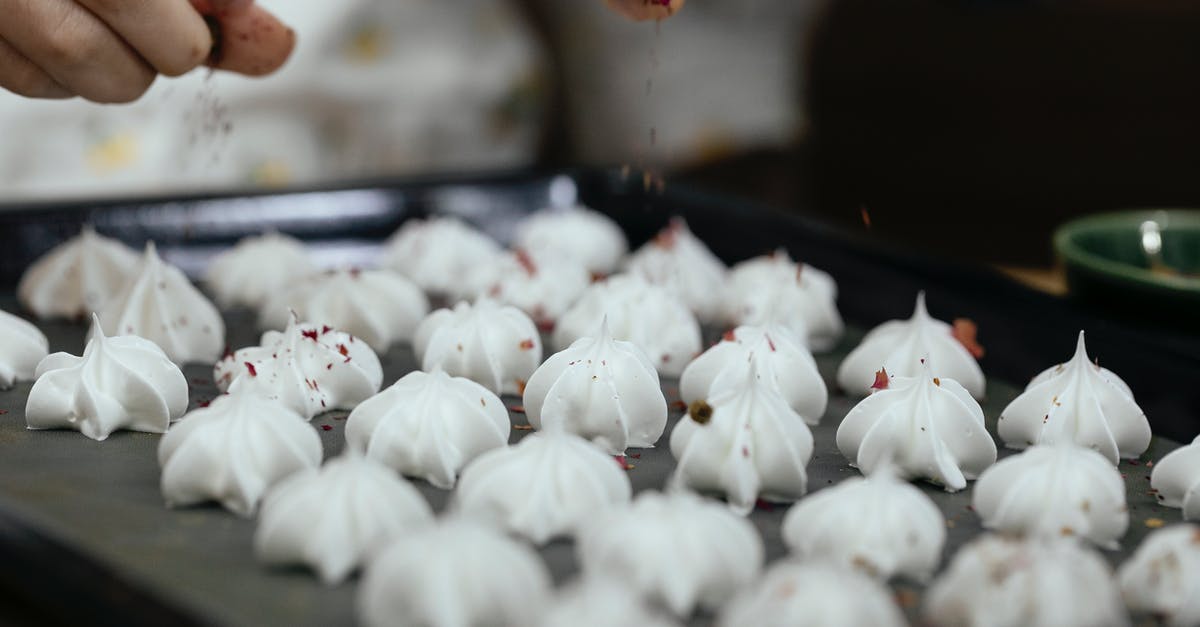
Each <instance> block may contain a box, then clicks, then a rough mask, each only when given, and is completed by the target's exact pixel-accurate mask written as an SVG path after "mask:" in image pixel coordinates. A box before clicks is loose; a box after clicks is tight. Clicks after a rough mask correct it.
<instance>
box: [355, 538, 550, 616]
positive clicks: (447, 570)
mask: <svg viewBox="0 0 1200 627" xmlns="http://www.w3.org/2000/svg"><path fill="white" fill-rule="evenodd" d="M550 594H551V589H550V575H549V573H548V572H546V567H545V566H544V565H543V564H542V560H541V558H539V557H538V555H537V553H535V552H534V551H533V550H532V549H530V548H529V547H527V546H525V545H523V544H518V543H517V542H516V541H514V540H511V539H509V538H508V537H506V536H504V535H503V534H502V533H500V532H499V531H496V530H493V529H491V528H490V527H485V526H483V525H478V524H474V523H470V522H468V521H463V520H449V521H443V522H441V523H440V524H437V525H431V526H428V527H425V528H423V529H418V530H414V531H411V532H407V533H404V534H402V535H401V536H399V537H398V538H397V539H396V540H394V541H393V542H392V544H391V546H389V547H388V548H387V549H385V550H384V551H383V552H382V553H381V554H380V555H379V556H378V557H377V558H375V559H374V560H372V561H371V562H370V563H369V565H368V567H367V570H366V575H365V577H364V578H363V581H362V583H361V584H360V586H359V593H358V621H359V622H360V623H361V624H363V625H366V626H367V627H391V626H393V625H422V626H424V627H484V626H486V625H512V626H517V625H533V624H534V623H536V622H537V619H538V616H540V615H541V613H542V611H543V609H544V607H545V605H546V603H547V602H548V601H549V599H550Z"/></svg>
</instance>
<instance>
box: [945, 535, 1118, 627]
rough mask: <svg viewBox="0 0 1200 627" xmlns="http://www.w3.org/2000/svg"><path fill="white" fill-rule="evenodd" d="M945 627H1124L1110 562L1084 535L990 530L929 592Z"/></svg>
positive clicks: (965, 549)
mask: <svg viewBox="0 0 1200 627" xmlns="http://www.w3.org/2000/svg"><path fill="white" fill-rule="evenodd" d="M923 612H924V614H925V616H926V617H927V618H928V619H929V621H930V623H931V624H933V625H938V627H1098V626H1102V627H1121V626H1123V625H1128V624H1129V617H1128V616H1127V614H1126V613H1125V608H1124V607H1122V605H1121V597H1120V591H1119V590H1118V589H1117V585H1116V581H1114V579H1113V576H1112V572H1111V571H1110V570H1109V568H1108V564H1106V563H1105V562H1104V560H1103V559H1102V558H1101V557H1100V555H1098V554H1097V553H1096V552H1095V551H1093V550H1091V549H1088V548H1085V547H1084V546H1082V545H1081V544H1080V543H1078V542H1077V541H1074V540H1071V539H1066V538H1060V539H1057V540H1053V541H1051V540H1015V539H1010V538H1004V537H1001V536H996V535H985V536H983V537H981V538H979V539H978V540H975V541H973V542H971V543H970V544H968V545H967V546H964V547H963V548H961V549H959V551H958V553H957V554H955V556H954V559H953V560H952V561H951V562H950V566H949V567H948V568H947V569H946V570H945V571H944V572H943V573H942V574H941V575H940V576H939V577H938V579H937V580H936V581H934V582H933V585H931V586H930V587H929V589H928V591H927V592H926V593H925V603H924V606H923Z"/></svg>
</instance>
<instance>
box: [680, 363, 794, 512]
mask: <svg viewBox="0 0 1200 627" xmlns="http://www.w3.org/2000/svg"><path fill="white" fill-rule="evenodd" d="M713 389H714V390H715V393H714V394H713V395H712V396H711V397H709V399H708V400H707V401H697V402H696V403H693V404H692V405H691V406H690V407H689V408H688V416H689V418H688V419H684V420H680V421H679V423H678V424H676V425H675V430H674V431H672V432H671V455H673V456H674V457H675V459H677V460H679V464H678V465H677V466H676V468H675V472H674V473H673V474H672V475H671V479H670V481H671V485H673V486H676V487H686V488H691V489H694V490H698V491H702V492H716V493H719V494H723V495H725V500H726V501H727V502H728V503H729V507H730V508H731V509H732V510H733V511H735V512H737V513H739V514H742V515H746V514H749V513H750V510H752V509H754V503H755V501H756V500H757V499H759V498H762V499H764V500H767V501H782V502H789V501H795V500H796V499H799V498H800V497H801V496H804V494H805V492H807V491H808V472H807V471H806V470H805V466H807V465H808V462H809V460H810V459H812V453H813V436H812V432H811V431H809V430H808V425H806V424H805V423H804V418H803V417H801V416H800V414H797V413H796V412H795V411H793V410H792V408H791V407H789V406H788V404H787V401H786V400H784V398H783V396H781V395H780V394H779V392H777V391H776V389H775V382H774V381H773V380H772V378H771V376H770V375H769V374H768V375H766V376H763V375H762V374H760V373H759V371H758V367H757V363H756V362H755V360H754V359H753V358H751V361H750V363H749V365H748V366H747V367H745V368H744V369H742V370H741V371H733V370H730V371H727V372H725V373H723V374H721V375H720V376H719V377H718V378H717V380H716V381H715V382H714V384H713Z"/></svg>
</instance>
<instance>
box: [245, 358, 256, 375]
mask: <svg viewBox="0 0 1200 627" xmlns="http://www.w3.org/2000/svg"><path fill="white" fill-rule="evenodd" d="M242 363H244V364H245V366H246V372H249V373H250V376H252V377H257V376H258V370H255V369H254V364H252V363H250V362H248V361H247V362H242Z"/></svg>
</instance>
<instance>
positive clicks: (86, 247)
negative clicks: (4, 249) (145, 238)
mask: <svg viewBox="0 0 1200 627" xmlns="http://www.w3.org/2000/svg"><path fill="white" fill-rule="evenodd" d="M137 262H138V255H137V252H135V251H134V250H133V249H131V248H129V247H128V246H126V245H125V244H122V243H121V242H119V241H117V240H115V239H111V238H108V237H104V236H103V235H98V234H97V233H96V231H95V230H94V229H93V228H92V227H91V226H84V227H83V231H82V232H81V233H80V234H79V235H77V236H75V237H73V238H71V239H69V240H67V241H65V242H63V243H62V244H59V245H58V246H55V247H54V248H53V249H52V250H50V252H48V253H46V254H45V255H43V256H42V257H41V258H39V259H38V260H37V261H35V262H33V264H32V265H30V266H29V268H28V269H26V270H25V273H24V274H23V275H21V282H20V284H18V285H17V298H18V299H19V300H20V301H21V304H22V305H24V306H25V307H26V308H27V309H29V310H30V311H32V312H33V313H34V314H35V315H37V316H38V317H39V318H73V317H82V316H88V315H91V314H92V312H95V311H99V310H100V309H102V308H103V307H104V305H105V303H106V302H108V299H110V298H112V296H113V294H116V292H117V290H119V289H121V286H122V285H124V284H125V282H126V281H127V280H128V279H130V278H131V277H132V276H133V275H134V274H135V273H136V270H137Z"/></svg>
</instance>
